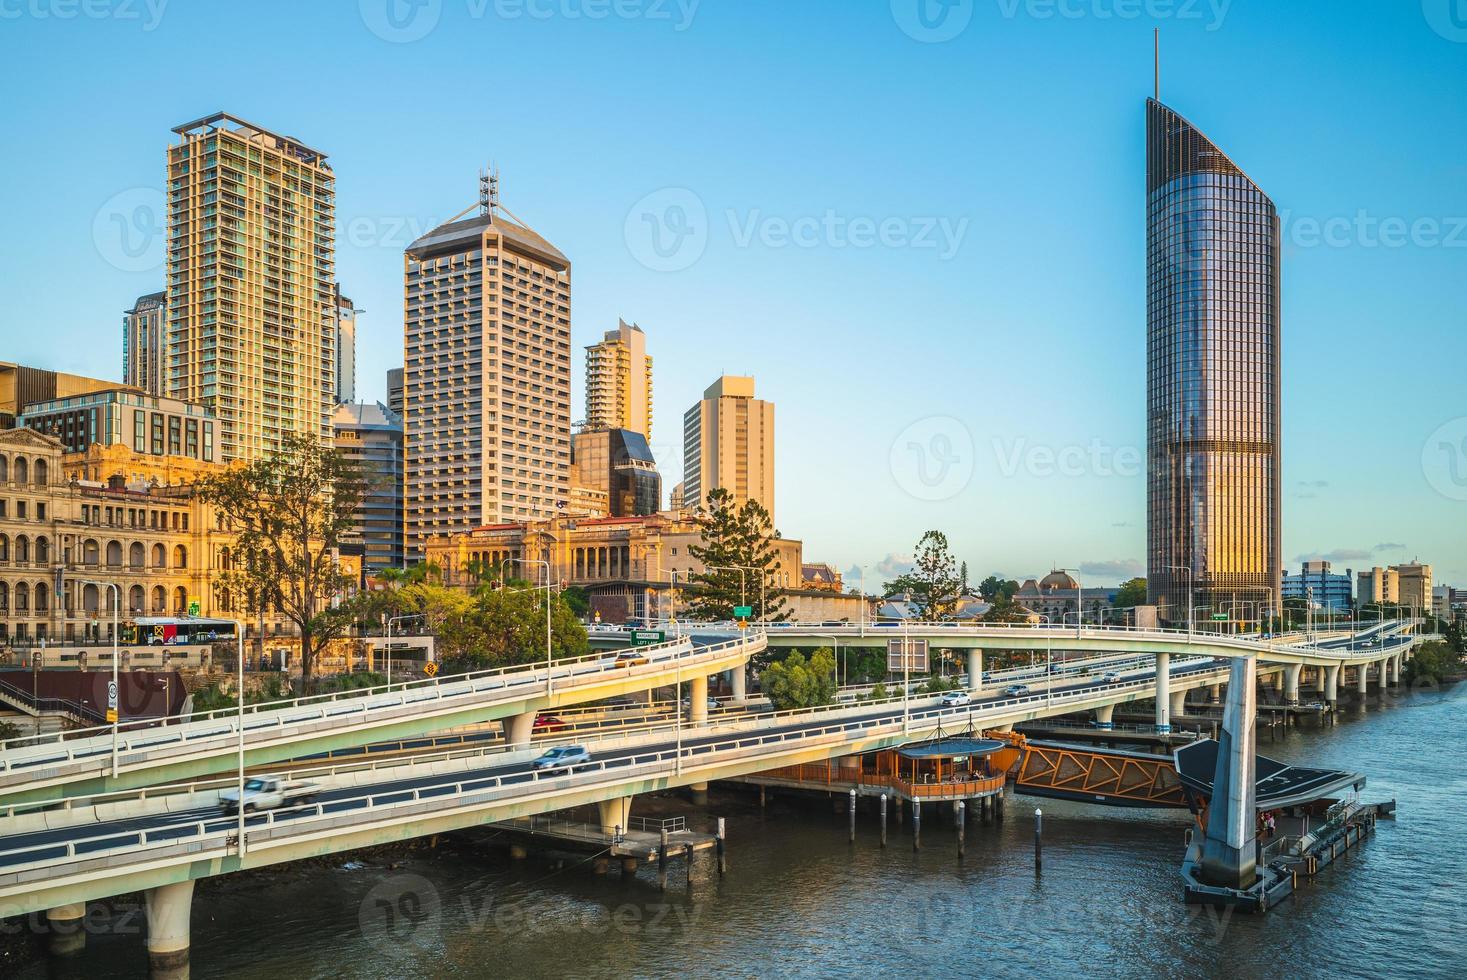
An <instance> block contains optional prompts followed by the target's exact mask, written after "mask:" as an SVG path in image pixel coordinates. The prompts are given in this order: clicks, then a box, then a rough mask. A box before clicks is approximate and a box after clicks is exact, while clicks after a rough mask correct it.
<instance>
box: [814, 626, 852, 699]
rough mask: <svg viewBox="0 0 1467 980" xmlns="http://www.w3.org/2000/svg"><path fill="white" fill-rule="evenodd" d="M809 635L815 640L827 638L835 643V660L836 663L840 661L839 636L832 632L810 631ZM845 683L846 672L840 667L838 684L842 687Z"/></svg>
mask: <svg viewBox="0 0 1467 980" xmlns="http://www.w3.org/2000/svg"><path fill="white" fill-rule="evenodd" d="M810 635H811V636H812V637H814V638H815V639H817V640H829V641H830V642H831V643H833V644H835V661H836V663H840V637H838V636H836V635H835V634H834V633H811V634H810ZM845 683H846V672H845V670H844V669H842V670H841V676H840V684H839V686H841V687H844V686H845Z"/></svg>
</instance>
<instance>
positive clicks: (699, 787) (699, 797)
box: [688, 783, 708, 806]
mask: <svg viewBox="0 0 1467 980" xmlns="http://www.w3.org/2000/svg"><path fill="white" fill-rule="evenodd" d="M688 789H690V790H692V791H693V803H694V804H696V805H697V806H707V805H708V784H707V783H693V784H692V785H691V786H689V787H688Z"/></svg>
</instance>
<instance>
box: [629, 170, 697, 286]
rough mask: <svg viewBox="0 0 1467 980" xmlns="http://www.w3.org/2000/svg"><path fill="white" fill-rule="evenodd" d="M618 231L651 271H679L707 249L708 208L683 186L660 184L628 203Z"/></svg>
mask: <svg viewBox="0 0 1467 980" xmlns="http://www.w3.org/2000/svg"><path fill="white" fill-rule="evenodd" d="M622 233H623V236H624V237H625V239H626V243H627V248H628V249H630V250H631V253H632V257H633V258H635V259H636V260H637V261H638V262H640V263H642V265H644V266H646V267H647V268H649V269H651V270H652V271H653V272H681V271H682V270H683V269H686V268H688V267H689V266H691V265H692V264H693V263H694V262H697V261H698V260H699V259H700V258H702V257H703V252H704V250H705V249H707V248H708V209H707V208H706V207H704V206H703V199H702V198H700V197H699V196H698V195H697V194H694V193H693V192H692V191H690V190H688V189H687V188H686V187H664V188H662V189H661V190H657V191H653V192H652V193H651V194H648V195H647V196H646V197H643V198H642V199H641V200H640V201H638V202H637V203H636V204H633V205H632V209H631V210H630V211H628V212H627V218H626V224H625V226H624V227H623V230H622Z"/></svg>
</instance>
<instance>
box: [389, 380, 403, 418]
mask: <svg viewBox="0 0 1467 980" xmlns="http://www.w3.org/2000/svg"><path fill="white" fill-rule="evenodd" d="M387 407H388V408H390V409H392V414H393V415H396V416H397V417H398V418H402V417H403V415H402V412H403V396H402V368H388V369H387Z"/></svg>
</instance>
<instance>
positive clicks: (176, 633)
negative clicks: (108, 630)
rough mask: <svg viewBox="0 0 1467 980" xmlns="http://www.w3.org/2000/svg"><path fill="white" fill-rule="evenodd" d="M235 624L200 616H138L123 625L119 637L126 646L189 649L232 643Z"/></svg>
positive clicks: (231, 621) (225, 620)
mask: <svg viewBox="0 0 1467 980" xmlns="http://www.w3.org/2000/svg"><path fill="white" fill-rule="evenodd" d="M235 633H236V629H235V625H234V621H233V620H229V619H204V618H202V617H199V616H139V617H138V618H137V619H129V620H128V621H127V622H125V623H123V624H122V629H121V631H120V633H119V636H118V638H119V639H120V640H121V641H122V642H123V643H125V644H131V645H137V646H150V647H159V646H163V647H171V646H188V645H190V644H194V643H219V642H231V641H233V640H234V639H235Z"/></svg>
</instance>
